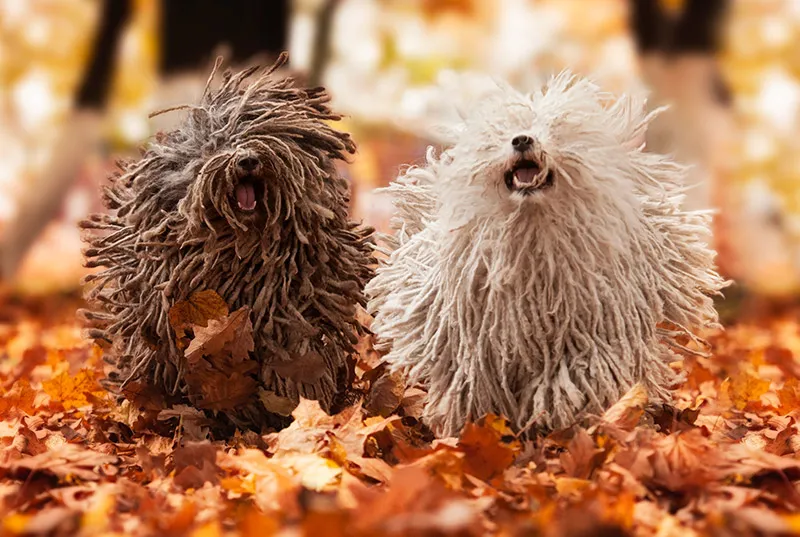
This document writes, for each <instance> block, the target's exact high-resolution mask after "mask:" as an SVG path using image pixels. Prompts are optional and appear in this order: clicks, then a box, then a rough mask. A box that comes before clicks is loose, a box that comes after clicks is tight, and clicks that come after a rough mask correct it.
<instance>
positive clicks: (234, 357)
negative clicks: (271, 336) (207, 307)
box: [184, 307, 255, 365]
mask: <svg viewBox="0 0 800 537" xmlns="http://www.w3.org/2000/svg"><path fill="white" fill-rule="evenodd" d="M254 348H255V347H254V342H253V323H252V322H251V321H250V308H248V307H243V308H241V309H238V310H236V311H234V312H233V313H231V314H230V315H226V316H223V317H220V318H219V319H209V321H208V325H207V326H205V327H204V326H199V325H194V338H193V339H192V341H191V343H189V347H188V348H187V349H186V351H185V352H184V355H185V356H186V359H187V361H188V363H189V364H190V365H193V364H196V363H197V362H198V361H199V360H200V359H201V358H202V357H204V356H208V357H212V360H210V361H212V362H216V360H214V359H213V358H216V357H223V356H224V357H225V358H230V360H231V361H232V362H234V363H235V362H241V361H243V360H247V359H248V358H249V357H250V353H251V352H253V350H254Z"/></svg>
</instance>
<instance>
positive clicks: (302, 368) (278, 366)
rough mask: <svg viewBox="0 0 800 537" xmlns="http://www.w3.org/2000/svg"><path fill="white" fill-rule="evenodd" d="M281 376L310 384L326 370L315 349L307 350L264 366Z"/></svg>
mask: <svg viewBox="0 0 800 537" xmlns="http://www.w3.org/2000/svg"><path fill="white" fill-rule="evenodd" d="M266 368H267V369H270V370H273V371H275V373H277V374H278V375H280V376H281V377H284V378H287V379H292V380H294V381H295V382H305V383H308V384H312V383H314V382H316V381H318V380H319V379H321V378H322V376H323V375H325V374H326V373H327V372H328V367H327V365H325V359H324V358H323V357H322V355H321V354H319V353H318V352H315V351H308V352H307V353H305V354H303V355H302V356H293V357H292V359H291V360H289V361H286V362H273V363H270V364H268V365H267V366H266Z"/></svg>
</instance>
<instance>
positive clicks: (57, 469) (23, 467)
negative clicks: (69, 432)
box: [0, 444, 119, 481]
mask: <svg viewBox="0 0 800 537" xmlns="http://www.w3.org/2000/svg"><path fill="white" fill-rule="evenodd" d="M118 461H119V459H118V458H117V457H115V456H112V455H105V454H103V453H99V452H97V451H93V450H89V449H85V448H81V447H79V446H77V445H74V444H64V445H62V446H61V447H60V448H59V449H58V450H54V451H46V452H44V453H40V454H39V455H35V456H33V457H27V458H24V459H20V460H17V461H13V462H11V463H9V464H7V465H5V466H4V467H3V466H0V470H6V471H7V472H8V473H9V475H11V476H12V477H13V478H15V479H28V478H29V476H31V475H32V474H49V475H53V476H55V477H58V478H61V479H65V478H68V477H69V478H77V479H81V480H83V481H98V480H100V479H101V478H102V477H103V476H104V475H105V473H104V472H103V468H102V467H103V466H104V465H115V464H117V462H118Z"/></svg>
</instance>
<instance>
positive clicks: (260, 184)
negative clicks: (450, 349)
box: [83, 56, 374, 427]
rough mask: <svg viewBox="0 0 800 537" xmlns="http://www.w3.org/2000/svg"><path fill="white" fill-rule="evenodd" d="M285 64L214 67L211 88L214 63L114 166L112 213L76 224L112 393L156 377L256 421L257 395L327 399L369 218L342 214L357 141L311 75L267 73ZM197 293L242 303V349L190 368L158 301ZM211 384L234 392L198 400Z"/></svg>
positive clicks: (326, 403)
mask: <svg viewBox="0 0 800 537" xmlns="http://www.w3.org/2000/svg"><path fill="white" fill-rule="evenodd" d="M284 62H285V56H282V57H281V59H280V60H279V61H278V62H277V63H276V64H275V65H274V66H272V68H270V69H268V70H266V71H258V70H257V69H255V68H253V69H248V70H245V71H243V72H241V73H239V74H236V75H231V74H229V73H227V74H226V75H225V76H223V77H222V82H221V85H220V86H219V87H218V88H216V89H212V80H213V79H214V78H215V77H214V74H212V76H211V78H210V79H209V84H208V85H207V87H206V91H205V93H204V95H203V96H202V99H201V101H200V102H199V104H197V105H193V106H187V107H185V108H186V109H187V117H186V118H185V120H184V122H183V123H182V124H181V125H180V127H179V128H177V129H176V130H174V131H172V132H169V133H167V134H162V135H157V136H156V138H155V140H154V141H153V142H152V143H151V144H150V145H149V147H148V148H147V149H146V151H145V153H144V154H143V156H142V158H141V159H140V160H138V161H135V162H130V163H125V164H123V166H122V170H121V173H120V174H119V175H118V176H117V177H114V178H112V183H111V185H110V187H108V188H107V190H106V195H105V198H106V204H107V206H108V208H109V209H110V210H112V211H111V214H101V215H93V216H92V217H91V218H90V219H88V220H87V221H85V222H83V227H85V228H88V229H90V230H92V231H91V233H90V236H89V237H88V241H89V244H90V248H89V249H88V250H87V252H86V255H87V258H88V265H89V266H99V267H105V269H104V270H102V271H101V272H99V273H97V274H95V275H93V276H91V277H90V280H92V281H93V282H94V285H93V286H92V287H91V288H90V290H89V291H88V298H89V299H90V301H91V302H92V303H93V304H95V307H94V308H93V310H90V311H88V312H85V315H86V317H87V318H88V319H89V320H90V322H91V323H92V324H93V325H94V326H95V329H94V330H92V331H91V335H92V336H94V337H96V338H98V339H105V340H107V341H110V342H112V343H113V347H112V349H113V350H112V357H113V358H114V359H115V370H114V371H112V372H111V374H110V375H109V380H110V381H111V383H112V384H117V385H118V386H117V387H121V388H122V389H123V392H124V388H125V386H130V385H131V384H133V383H135V384H136V385H137V386H145V387H148V388H152V387H156V388H158V390H159V391H160V393H162V394H163V395H164V396H165V399H166V400H167V401H173V402H182V403H185V402H188V403H191V404H195V405H196V406H199V407H200V408H203V409H212V410H215V411H222V414H223V415H225V416H228V417H229V418H230V419H231V420H232V421H233V422H234V423H236V424H239V425H247V426H255V427H258V426H261V425H264V424H267V423H269V422H270V415H269V412H267V410H268V408H265V406H264V404H263V403H264V401H269V400H274V398H275V397H278V398H284V400H288V401H294V402H297V400H298V399H299V397H300V396H302V397H305V398H309V399H316V400H319V401H320V403H321V405H322V407H323V408H325V409H330V407H331V405H332V404H333V403H334V400H335V398H336V395H337V394H338V393H340V392H341V391H342V388H343V387H344V384H345V380H346V375H347V368H346V359H347V357H348V356H350V355H351V354H352V353H353V352H354V350H353V344H354V343H355V342H356V341H357V333H359V332H361V331H362V327H361V325H360V324H359V322H358V321H357V320H356V317H355V312H356V307H357V305H359V304H361V305H365V303H366V300H365V298H364V295H363V287H364V284H365V283H366V282H367V281H368V280H369V278H370V277H371V276H372V269H371V265H372V264H373V263H374V259H373V258H372V247H373V246H372V244H371V232H372V230H371V229H368V228H364V227H360V226H358V225H357V224H355V223H353V222H351V221H350V220H349V219H348V215H347V212H348V203H349V187H348V184H347V182H346V181H345V179H344V178H342V177H341V176H340V175H339V173H338V172H337V170H336V168H335V166H334V162H335V161H336V160H337V159H340V160H343V159H344V158H345V155H346V154H347V153H353V152H354V151H355V145H354V144H353V142H352V141H351V139H350V137H349V136H348V135H347V134H344V133H341V132H338V131H336V130H334V129H333V128H331V126H330V125H329V122H330V121H332V120H337V119H339V116H337V115H335V114H333V113H332V112H331V110H330V109H329V107H328V104H327V103H328V101H329V98H328V96H327V95H326V93H325V91H324V89H323V88H311V89H301V88H297V87H295V86H294V84H293V82H292V80H291V79H287V78H281V77H278V76H277V75H276V74H275V73H274V71H275V70H276V69H277V68H279V67H280V66H281V65H282V64H283V63H284ZM215 71H216V69H215ZM254 74H256V75H258V76H257V77H255V80H253V81H252V82H249V83H248V80H251V78H250V77H252V76H253V75H254ZM203 291H213V292H214V293H216V294H217V295H219V296H220V297H221V298H222V300H224V302H225V303H226V304H227V306H228V307H229V308H230V311H233V310H238V309H240V308H246V310H249V311H250V313H249V316H250V318H249V320H248V323H252V333H253V340H254V344H253V349H251V352H249V358H247V356H248V353H247V349H245V351H244V353H245V360H244V363H240V362H241V356H239V357H238V358H237V355H235V354H234V355H231V356H232V360H233V361H235V362H236V363H234V364H230V363H228V364H227V365H226V364H221V363H213V362H212V361H211V360H210V359H209V360H205V361H202V360H201V361H200V362H202V367H204V368H205V370H200V369H201V367H200V366H199V365H198V364H197V363H196V362H198V359H197V358H196V357H195V358H193V359H192V360H189V359H187V351H186V349H184V348H182V345H180V337H181V335H179V334H176V333H175V329H174V326H171V324H170V322H169V317H170V313H169V312H170V310H171V308H172V307H173V306H174V305H175V304H176V303H179V302H180V301H185V300H186V299H187V298H190V297H191V296H192V295H193V294H194V293H197V292H203ZM233 343H236V342H233ZM183 346H185V345H183ZM218 346H219V345H218ZM201 350H203V349H201ZM238 352H239V353H241V352H242V351H241V349H240V350H239V351H238ZM295 362H298V363H299V366H298V367H297V368H296V369H297V370H296V371H292V370H291V365H292V364H293V363H295ZM226 368H227V369H226ZM286 371H290V372H291V375H288V376H287V375H285V374H283V372H286ZM226 372H227V373H226ZM187 378H188V379H190V380H191V379H194V382H187ZM209 383H212V384H216V385H215V386H210V385H209ZM234 383H236V386H238V388H235V387H234V386H233V384H234ZM212 389H213V390H216V392H218V393H223V394H224V393H228V394H229V395H230V394H231V393H232V391H236V390H238V391H236V393H235V394H233V395H230V397H228V398H227V399H226V400H224V401H221V400H215V401H210V400H208V399H209V396H208V392H209V391H210V390H212ZM242 396H244V397H242ZM270 398H273V399H270ZM288 411H290V409H288V410H287V411H285V412H284V414H286V413H288Z"/></svg>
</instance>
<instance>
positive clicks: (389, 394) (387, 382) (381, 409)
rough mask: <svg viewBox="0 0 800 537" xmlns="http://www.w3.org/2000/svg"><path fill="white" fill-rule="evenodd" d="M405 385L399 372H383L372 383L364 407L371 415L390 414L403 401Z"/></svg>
mask: <svg viewBox="0 0 800 537" xmlns="http://www.w3.org/2000/svg"><path fill="white" fill-rule="evenodd" d="M405 387H406V386H405V381H404V380H403V377H402V375H400V374H399V373H391V374H384V375H383V376H381V377H380V378H379V379H378V380H376V381H375V382H374V383H373V384H372V387H371V389H370V391H369V394H368V395H367V401H366V403H365V404H364V408H365V409H366V410H367V412H369V413H370V414H372V415H378V416H383V417H387V416H390V415H391V414H392V413H393V412H394V411H395V410H397V407H399V406H400V403H402V402H403V397H404V395H405Z"/></svg>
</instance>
